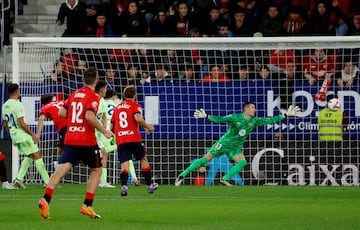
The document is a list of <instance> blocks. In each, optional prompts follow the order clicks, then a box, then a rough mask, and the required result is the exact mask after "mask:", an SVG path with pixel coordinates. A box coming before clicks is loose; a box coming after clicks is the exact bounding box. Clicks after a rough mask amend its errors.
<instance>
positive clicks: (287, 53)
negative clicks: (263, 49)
mask: <svg viewBox="0 0 360 230" xmlns="http://www.w3.org/2000/svg"><path fill="white" fill-rule="evenodd" d="M288 61H293V62H294V63H295V62H296V60H295V54H294V52H293V51H292V50H272V51H271V53H270V58H269V64H273V65H276V66H277V67H280V68H282V69H285V68H286V64H287V62H288Z"/></svg>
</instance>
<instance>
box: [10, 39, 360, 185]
mask: <svg viewBox="0 0 360 230" xmlns="http://www.w3.org/2000/svg"><path fill="white" fill-rule="evenodd" d="M26 43H38V44H42V43H43V44H46V46H49V47H55V48H71V47H73V45H74V44H76V45H79V46H80V47H83V46H84V47H85V46H86V47H96V48H99V49H101V48H103V49H105V48H114V47H116V48H120V49H139V48H142V47H151V48H152V49H185V50H190V49H192V48H194V47H196V49H199V50H202V49H208V48H209V47H213V48H216V49H222V48H224V49H225V48H226V49H238V48H239V47H240V48H241V47H242V48H244V49H249V50H262V49H267V50H270V49H274V48H276V47H279V46H281V47H285V48H286V47H291V49H312V48H317V47H323V48H331V49H345V48H349V49H350V48H354V44H360V36H346V37H345V36H344V37H334V36H331V37H330V36H329V37H328V36H322V37H266V38H265V37H250V38H248V37H244V38H242V37H241V38H240V37H236V38H170V37H169V38H89V37H86V38H68V37H64V38H63V37H13V41H12V82H13V83H20V71H21V69H22V63H21V46H20V44H26ZM356 47H357V48H360V45H359V46H356ZM214 141H216V140H214ZM358 152H359V151H358ZM183 164H184V166H183V168H186V167H187V166H188V165H189V162H183ZM19 166H20V165H19V155H18V152H17V149H16V148H13V150H12V178H15V176H16V175H17V173H18V169H19ZM358 166H359V165H358ZM253 173H254V172H253ZM254 176H255V177H256V175H254ZM257 176H258V175H257Z"/></svg>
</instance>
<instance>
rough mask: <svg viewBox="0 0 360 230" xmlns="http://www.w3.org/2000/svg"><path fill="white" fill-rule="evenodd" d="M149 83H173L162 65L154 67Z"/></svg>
mask: <svg viewBox="0 0 360 230" xmlns="http://www.w3.org/2000/svg"><path fill="white" fill-rule="evenodd" d="M150 77H151V82H157V83H160V82H173V80H172V77H171V75H170V74H169V73H168V72H167V71H166V69H165V67H164V66H163V65H162V64H158V65H156V68H155V72H154V73H153V74H151V76H150Z"/></svg>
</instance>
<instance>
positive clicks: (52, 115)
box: [39, 101, 67, 133]
mask: <svg viewBox="0 0 360 230" xmlns="http://www.w3.org/2000/svg"><path fill="white" fill-rule="evenodd" d="M63 105H64V102H63V101H52V102H50V103H47V104H46V105H44V106H43V107H42V108H41V109H40V111H39V116H40V115H42V114H43V115H44V116H45V117H46V118H49V119H51V120H53V122H54V126H55V129H56V131H57V132H58V133H60V130H61V129H62V128H64V127H65V125H66V123H67V119H66V118H61V117H59V115H58V114H59V110H60V108H61V107H62V106H63Z"/></svg>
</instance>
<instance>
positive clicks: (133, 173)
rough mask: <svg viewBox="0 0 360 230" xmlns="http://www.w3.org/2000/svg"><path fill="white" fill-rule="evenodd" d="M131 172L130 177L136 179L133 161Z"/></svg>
mask: <svg viewBox="0 0 360 230" xmlns="http://www.w3.org/2000/svg"><path fill="white" fill-rule="evenodd" d="M129 172H130V176H131V178H135V179H136V180H137V178H136V173H135V167H134V162H133V161H132V160H129Z"/></svg>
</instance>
